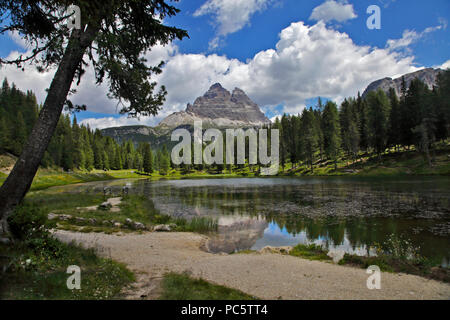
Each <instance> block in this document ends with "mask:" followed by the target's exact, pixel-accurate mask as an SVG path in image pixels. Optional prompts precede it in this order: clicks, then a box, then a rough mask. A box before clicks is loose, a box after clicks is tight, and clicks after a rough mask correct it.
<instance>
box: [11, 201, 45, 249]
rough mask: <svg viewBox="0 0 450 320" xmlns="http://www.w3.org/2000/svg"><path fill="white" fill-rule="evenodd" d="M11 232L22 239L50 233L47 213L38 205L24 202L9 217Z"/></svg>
mask: <svg viewBox="0 0 450 320" xmlns="http://www.w3.org/2000/svg"><path fill="white" fill-rule="evenodd" d="M8 223H9V225H10V229H11V233H12V234H13V236H14V237H16V238H17V239H20V240H27V239H33V238H39V237H43V236H46V235H47V234H48V227H49V226H48V225H47V223H48V218H47V213H46V212H44V210H42V209H41V208H39V207H37V206H32V205H28V204H22V205H20V206H18V207H17V208H16V210H15V211H14V213H13V215H11V216H10V217H9V218H8Z"/></svg>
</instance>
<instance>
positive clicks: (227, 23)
mask: <svg viewBox="0 0 450 320" xmlns="http://www.w3.org/2000/svg"><path fill="white" fill-rule="evenodd" d="M270 2H272V0H208V1H207V2H205V3H204V4H203V5H202V6H201V7H200V8H199V9H197V11H195V12H194V17H200V16H204V15H213V16H214V23H215V24H216V25H217V27H216V28H217V36H216V37H215V38H214V39H213V40H211V42H210V49H215V48H217V47H218V46H219V43H220V40H221V38H222V37H225V36H227V35H228V34H231V33H234V32H237V31H239V30H241V29H242V28H244V27H245V26H246V25H247V24H249V23H250V18H251V16H252V15H253V14H255V13H256V12H259V11H263V10H265V9H266V8H267V6H268V4H269V3H270Z"/></svg>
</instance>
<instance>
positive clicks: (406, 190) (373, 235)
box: [136, 182, 450, 255]
mask: <svg viewBox="0 0 450 320" xmlns="http://www.w3.org/2000/svg"><path fill="white" fill-rule="evenodd" d="M136 187H137V188H136V189H137V192H142V193H144V194H147V195H149V197H150V198H156V197H164V198H167V201H169V202H170V201H171V202H176V203H181V204H183V205H184V206H185V207H192V208H199V209H208V210H207V211H208V212H214V214H217V215H230V216H231V215H233V216H247V217H248V216H250V217H259V216H264V217H265V218H266V220H267V222H269V223H275V224H277V225H278V226H279V227H280V228H282V229H283V228H285V229H286V230H287V232H289V233H290V234H291V235H293V236H295V235H298V234H301V233H303V232H304V233H306V236H307V237H308V239H310V240H312V241H314V240H318V239H320V240H323V241H325V242H326V243H327V244H330V245H342V244H343V243H344V241H345V240H348V242H350V244H351V246H352V247H353V249H354V250H355V249H356V248H361V247H370V246H375V245H377V244H380V243H383V242H385V241H386V240H387V238H388V237H389V236H390V235H391V234H406V235H407V236H408V237H409V238H411V240H412V241H413V243H415V244H417V246H420V247H421V248H422V250H423V252H425V253H426V255H429V254H430V253H433V252H436V251H439V252H446V253H448V251H449V249H448V248H447V245H446V244H445V241H442V239H440V241H439V239H436V237H435V236H433V235H432V234H429V233H426V232H422V233H417V234H416V233H413V232H412V229H414V228H417V227H420V228H422V229H424V230H427V228H428V227H429V226H432V224H433V220H432V219H419V218H421V217H422V215H424V214H425V213H426V212H435V213H438V214H441V215H443V217H444V219H448V218H445V215H446V214H448V213H449V212H450V211H449V208H450V206H449V197H448V194H444V193H442V192H421V190H420V188H417V187H416V188H415V189H414V188H410V187H408V185H406V186H405V185H394V186H392V185H389V184H386V185H383V184H374V185H371V184H361V183H354V184H350V183H338V182H337V183H311V184H301V185H299V184H289V183H286V184H275V185H269V184H264V185H261V186H257V185H252V186H248V185H247V186H245V185H244V186H240V185H235V186H232V185H229V184H227V185H212V186H209V185H205V186H202V185H199V186H193V187H188V188H186V187H178V186H175V185H172V184H170V183H166V184H163V185H161V184H153V183H150V184H147V183H143V184H141V185H138V186H136ZM412 189H414V190H415V191H413V190H412ZM330 208H331V210H330ZM327 210H329V211H330V212H326V211H327ZM200 211H201V210H200ZM347 211H348V212H350V211H351V214H349V213H348V212H347ZM305 212H306V213H309V214H307V215H305V214H304V213H305ZM447 217H448V215H447ZM438 218H439V217H438Z"/></svg>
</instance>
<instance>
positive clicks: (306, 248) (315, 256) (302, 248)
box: [289, 244, 332, 261]
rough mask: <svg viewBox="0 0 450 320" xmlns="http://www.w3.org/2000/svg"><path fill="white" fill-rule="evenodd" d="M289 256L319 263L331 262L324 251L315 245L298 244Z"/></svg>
mask: <svg viewBox="0 0 450 320" xmlns="http://www.w3.org/2000/svg"><path fill="white" fill-rule="evenodd" d="M289 255H291V256H293V257H300V258H304V259H308V260H319V261H329V260H332V259H331V258H330V257H329V256H328V255H327V251H326V250H324V249H323V248H322V247H321V246H317V245H315V244H310V245H304V244H299V245H297V246H296V247H294V248H293V249H292V250H291V252H290V253H289Z"/></svg>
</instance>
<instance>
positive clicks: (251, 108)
mask: <svg viewBox="0 0 450 320" xmlns="http://www.w3.org/2000/svg"><path fill="white" fill-rule="evenodd" d="M193 119H194V120H203V121H204V122H207V123H210V124H212V125H216V126H218V127H227V126H229V127H245V126H247V127H251V126H260V125H264V124H268V123H270V120H269V119H267V118H266V116H265V115H264V113H262V111H261V109H260V108H259V107H258V105H257V104H256V103H255V102H253V101H252V100H251V99H250V98H249V97H248V96H247V94H246V93H245V92H244V91H243V90H241V89H239V88H235V89H234V90H233V93H232V94H231V93H230V92H229V91H228V90H226V89H225V88H223V87H222V85H221V84H220V83H216V84H214V85H212V86H211V87H210V88H209V90H208V91H207V92H206V93H205V94H204V95H203V96H201V97H199V98H197V99H196V100H195V102H194V104H193V105H191V104H188V106H187V109H186V111H185V112H181V113H180V112H179V113H175V114H173V115H171V116H169V117H168V118H166V119H165V120H164V121H162V122H161V124H160V126H166V127H176V126H180V125H182V124H183V125H184V124H190V122H192V120H193Z"/></svg>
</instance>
